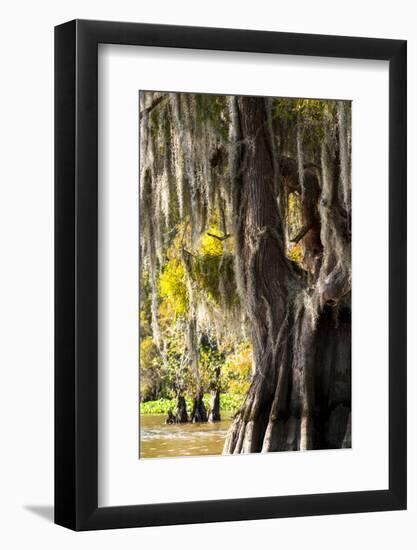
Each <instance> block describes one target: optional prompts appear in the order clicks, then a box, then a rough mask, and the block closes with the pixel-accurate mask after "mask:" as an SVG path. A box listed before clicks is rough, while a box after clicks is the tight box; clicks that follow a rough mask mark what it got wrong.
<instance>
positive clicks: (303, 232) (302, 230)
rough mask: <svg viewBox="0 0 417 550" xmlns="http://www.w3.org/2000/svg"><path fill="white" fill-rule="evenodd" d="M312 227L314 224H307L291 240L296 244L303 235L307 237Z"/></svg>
mask: <svg viewBox="0 0 417 550" xmlns="http://www.w3.org/2000/svg"><path fill="white" fill-rule="evenodd" d="M311 228H312V225H305V226H304V227H303V228H302V229H301V230H300V231H299V232H298V233H297V235H296V236H295V237H294V238H293V239H291V242H292V243H295V244H298V243H299V242H300V241H301V239H302V238H303V237H305V236H306V235H307V233H308V232H309V231H310V229H311Z"/></svg>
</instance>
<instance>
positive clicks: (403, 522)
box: [0, 0, 417, 550]
mask: <svg viewBox="0 0 417 550" xmlns="http://www.w3.org/2000/svg"><path fill="white" fill-rule="evenodd" d="M282 4H283V5H280V3H279V2H277V1H276V0H274V1H271V2H268V1H267V0H258V1H257V2H253V1H252V2H249V1H247V0H240V1H239V2H233V3H232V2H229V3H226V2H225V1H224V0H209V1H206V2H194V3H191V2H187V1H186V0H175V1H174V2H173V1H170V0H159V1H158V2H149V3H145V2H142V3H139V2H132V1H128V0H117V1H115V0H112V1H109V0H101V1H99V0H82V1H81V0H71V1H69V0H61V1H58V2H57V1H55V2H53V1H52V0H38V1H37V2H29V1H28V0H25V1H22V0H15V1H14V2H13V3H12V2H10V3H8V4H7V5H6V6H3V9H2V19H1V23H0V25H1V27H0V41H1V48H0V52H1V76H2V79H1V80H2V81H1V86H0V95H1V97H0V141H1V143H0V151H1V161H0V185H1V192H2V194H1V199H0V242H1V248H0V250H1V252H0V254H1V256H0V259H1V268H0V279H1V280H0V324H1V326H0V334H1V339H0V355H1V360H0V361H1V362H0V365H1V374H2V376H1V381H0V448H1V453H0V518H1V519H0V522H1V525H2V527H1V529H0V544H1V546H2V547H4V548H7V549H14V548H19V549H20V548H25V547H32V548H41V547H42V548H45V549H55V548H60V549H63V550H64V549H67V548H74V547H75V545H77V547H78V548H80V549H83V548H91V546H92V545H94V546H95V547H98V548H101V549H103V550H104V549H106V548H113V547H115V546H117V547H119V548H138V546H139V547H141V548H145V547H146V546H148V547H152V546H153V547H154V548H163V547H165V546H167V547H169V548H170V550H174V549H176V548H187V547H190V546H192V545H196V544H199V545H200V548H201V550H204V549H205V548H212V547H213V545H215V546H219V547H222V548H223V547H224V548H235V547H239V548H241V549H246V548H253V547H259V546H260V545H265V546H269V547H271V548H276V547H278V546H282V547H288V548H294V549H297V548H302V547H308V548H320V549H323V550H326V549H330V548H332V549H334V548H337V549H338V550H339V549H340V550H342V549H345V548H346V549H352V548H355V547H364V545H367V546H368V545H372V547H374V548H375V547H376V548H378V550H383V549H385V548H392V547H397V546H398V547H401V546H404V547H405V548H412V547H413V546H414V545H413V543H414V544H415V543H416V541H417V530H416V522H417V487H416V481H417V466H416V465H417V445H416V443H417V437H416V428H417V422H416V420H417V405H416V403H417V400H416V398H415V390H416V383H417V375H416V370H415V365H416V360H417V339H416V328H417V316H416V315H417V314H416V312H417V294H416V287H415V284H414V281H415V280H416V277H417V254H416V245H417V242H416V236H417V216H416V215H415V207H416V206H417V205H416V199H417V192H416V187H415V181H416V176H417V169H416V164H415V151H416V148H417V125H416V122H417V112H416V102H415V100H414V98H415V97H416V94H417V79H416V76H417V71H416V66H417V35H416V32H415V31H416V29H415V13H414V10H413V3H412V2H410V1H407V0H397V2H395V3H392V2H391V1H390V2H388V1H386V0H381V1H379V2H376V1H369V0H368V2H366V3H365V2H364V1H363V0H362V1H356V0H349V1H347V0H345V1H344V2H343V3H341V2H338V3H336V2H334V0H315V1H308V0H298V1H297V2H292V3H291V2H285V3H282ZM75 17H78V18H88V19H109V20H119V21H142V22H149V23H168V24H185V25H202V26H219V27H237V28H253V29H264V30H277V31H290V32H305V33H323V34H344V35H352V36H372V37H374V36H375V37H386V38H403V39H407V40H408V41H409V42H408V55H409V61H408V67H409V75H408V91H409V98H410V101H409V106H408V112H409V132H408V137H409V171H408V176H409V213H410V215H409V239H408V242H409V280H410V281H411V282H412V284H411V285H410V286H409V340H410V343H409V396H408V397H409V510H408V511H407V512H392V513H391V512H390V513H378V514H357V515H351V516H333V517H331V516H330V517H320V518H314V517H313V518H300V519H284V520H267V521H256V522H255V521H252V522H244V523H242V522H239V523H228V524H226V523H223V524H212V525H194V526H175V527H162V528H161V527H160V528H148V529H141V530H137V529H133V530H132V529H130V530H129V529H128V530H121V531H107V532H96V533H78V534H76V533H72V532H70V531H68V530H65V529H63V528H60V527H57V526H55V525H53V524H52V523H51V518H52V509H51V505H52V499H53V26H54V25H56V24H59V23H61V22H64V21H67V20H69V19H73V18H75Z"/></svg>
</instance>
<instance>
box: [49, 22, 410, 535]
mask: <svg viewBox="0 0 417 550" xmlns="http://www.w3.org/2000/svg"><path fill="white" fill-rule="evenodd" d="M406 112H407V107H406V42H405V41H404V40H385V39H384V40H382V39H377V38H354V37H339V36H319V35H312V34H311V35H306V34H288V33H279V32H263V31H262V32H261V31H247V30H236V29H214V28H194V27H174V26H163V25H148V24H141V23H116V22H105V21H79V20H76V21H71V22H68V23H65V24H63V25H60V26H58V27H56V29H55V163H56V164H55V196H56V200H55V268H56V272H55V292H56V294H55V304H56V312H55V522H56V523H57V524H59V525H63V526H65V527H68V528H71V529H74V530H91V529H108V528H123V527H140V526H152V525H168V524H178V523H200V522H215V521H236V520H249V519H261V518H279V517H289V516H307V515H323V514H340V513H353V512H371V511H383V510H402V509H405V508H406Z"/></svg>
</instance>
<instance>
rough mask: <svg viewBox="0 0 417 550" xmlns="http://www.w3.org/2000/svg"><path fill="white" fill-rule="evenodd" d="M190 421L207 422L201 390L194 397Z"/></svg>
mask: <svg viewBox="0 0 417 550" xmlns="http://www.w3.org/2000/svg"><path fill="white" fill-rule="evenodd" d="M191 422H207V411H206V407H205V405H204V402H203V392H199V393H197V395H196V396H195V397H194V401H193V411H192V413H191Z"/></svg>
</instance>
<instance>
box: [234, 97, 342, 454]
mask: <svg viewBox="0 0 417 550" xmlns="http://www.w3.org/2000/svg"><path fill="white" fill-rule="evenodd" d="M235 101H236V103H235V106H234V108H235V119H234V124H235V125H236V126H237V128H236V129H235V139H236V143H241V145H240V148H239V159H238V161H237V162H238V163H239V165H240V169H239V170H236V171H235V179H234V181H233V182H232V185H233V187H234V193H235V200H234V207H235V212H234V214H235V218H236V225H235V228H234V237H235V242H236V257H237V258H236V261H237V268H238V270H239V272H240V278H241V280H240V293H241V300H242V302H243V304H244V305H245V307H246V311H247V315H248V318H249V321H250V325H251V331H252V342H253V360H254V367H255V370H254V375H253V380H252V383H251V386H250V388H249V391H248V393H247V396H246V398H245V401H244V403H243V405H242V407H241V409H240V410H239V411H238V413H237V414H236V415H235V418H234V420H233V423H232V426H231V428H230V429H229V432H228V436H227V438H226V442H225V446H224V453H249V452H260V451H264V452H267V451H283V450H306V449H314V448H321V449H322V448H339V447H343V446H349V445H350V402H351V400H350V296H349V291H350V235H349V232H348V231H347V230H346V228H347V227H348V225H349V222H348V216H347V215H346V212H345V210H344V209H343V206H342V205H341V203H340V193H337V192H335V189H336V188H337V186H338V183H339V172H340V170H339V169H338V167H339V162H340V160H339V158H338V154H337V147H336V149H334V150H333V149H331V148H330V146H329V143H327V142H326V143H325V145H324V150H323V163H324V164H325V168H326V177H325V178H323V185H322V189H321V190H320V188H319V186H318V180H317V176H316V175H315V173H314V171H313V170H311V173H307V174H306V172H304V178H305V180H304V186H305V187H304V191H303V193H302V200H303V213H304V222H305V223H312V225H313V226H314V230H313V229H312V231H310V239H311V242H307V243H306V244H305V248H306V250H309V251H310V252H314V258H313V259H314V261H313V259H312V260H311V261H308V262H306V263H307V266H308V268H309V273H308V275H309V276H308V281H306V278H305V277H302V276H299V274H298V272H297V271H296V270H294V269H293V267H292V265H291V262H289V261H288V260H287V258H286V256H285V252H284V240H283V230H282V221H281V213H280V211H279V208H278V201H277V194H276V191H277V187H278V192H279V193H287V188H285V186H287V187H288V181H285V179H286V178H285V175H286V174H282V173H281V177H278V176H279V174H278V173H277V167H276V165H277V164H281V169H282V163H281V162H280V163H275V162H274V154H275V153H274V147H273V143H272V140H271V135H270V134H269V133H268V131H267V128H266V127H265V120H267V117H266V114H265V103H264V100H263V99H262V98H251V97H239V98H237V99H236V100H235ZM287 180H288V178H287ZM297 185H300V184H299V183H298V184H297ZM307 235H308V233H306V236H305V237H304V239H306V237H307ZM315 247H318V248H317V249H315Z"/></svg>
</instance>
